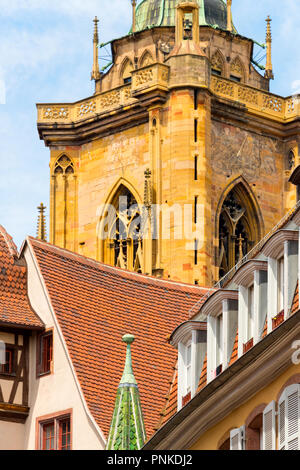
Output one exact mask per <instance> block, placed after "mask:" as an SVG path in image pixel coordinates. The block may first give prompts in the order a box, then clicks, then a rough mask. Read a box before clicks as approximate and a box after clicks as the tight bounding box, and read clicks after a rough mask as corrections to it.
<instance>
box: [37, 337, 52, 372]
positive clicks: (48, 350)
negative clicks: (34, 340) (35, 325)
mask: <svg viewBox="0 0 300 470" xmlns="http://www.w3.org/2000/svg"><path fill="white" fill-rule="evenodd" d="M52 349H53V336H52V334H47V335H45V336H42V337H41V342H40V364H41V370H40V373H42V374H44V373H47V372H51V362H52Z"/></svg>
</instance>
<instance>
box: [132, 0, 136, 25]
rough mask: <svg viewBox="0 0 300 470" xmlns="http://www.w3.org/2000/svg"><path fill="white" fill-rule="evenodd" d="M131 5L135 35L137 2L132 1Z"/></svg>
mask: <svg viewBox="0 0 300 470" xmlns="http://www.w3.org/2000/svg"><path fill="white" fill-rule="evenodd" d="M131 5H132V32H133V33H135V31H136V19H135V7H136V0H131Z"/></svg>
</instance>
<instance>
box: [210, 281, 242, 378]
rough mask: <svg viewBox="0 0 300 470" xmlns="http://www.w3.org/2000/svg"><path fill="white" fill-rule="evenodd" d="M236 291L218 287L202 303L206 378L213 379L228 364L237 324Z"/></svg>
mask: <svg viewBox="0 0 300 470" xmlns="http://www.w3.org/2000/svg"><path fill="white" fill-rule="evenodd" d="M237 299H238V292H237V291H236V290H226V289H220V290H218V291H216V292H215V293H214V294H212V295H211V296H210V297H209V298H208V300H207V301H206V302H205V304H203V306H202V309H201V313H202V315H207V379H208V381H211V380H213V379H214V378H215V377H217V376H218V375H220V374H221V373H222V372H223V371H224V370H225V369H226V368H227V367H228V365H229V363H230V360H231V357H232V353H233V349H234V343H235V340H236V335H237V326H238V303H237Z"/></svg>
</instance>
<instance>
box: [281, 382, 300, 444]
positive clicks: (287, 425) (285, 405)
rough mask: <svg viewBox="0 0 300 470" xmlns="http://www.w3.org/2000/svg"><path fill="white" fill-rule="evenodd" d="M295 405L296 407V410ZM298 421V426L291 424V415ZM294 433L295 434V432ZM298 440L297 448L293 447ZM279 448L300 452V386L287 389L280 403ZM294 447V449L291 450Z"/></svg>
mask: <svg viewBox="0 0 300 470" xmlns="http://www.w3.org/2000/svg"><path fill="white" fill-rule="evenodd" d="M292 400H294V401H292ZM293 405H296V406H295V407H294V409H293V408H292V406H293ZM292 412H293V413H294V418H295V417H296V419H297V425H295V424H294V425H292V422H289V418H290V416H291V413H292ZM293 431H294V432H293ZM296 439H297V448H295V447H294V445H295V444H294V445H293V446H291V443H293V442H294V443H295V441H296ZM278 446H279V450H283V449H284V450H300V385H299V384H293V385H290V386H289V387H287V388H286V389H285V390H284V391H283V393H282V395H281V396H280V398H279V401H278ZM290 447H292V448H290Z"/></svg>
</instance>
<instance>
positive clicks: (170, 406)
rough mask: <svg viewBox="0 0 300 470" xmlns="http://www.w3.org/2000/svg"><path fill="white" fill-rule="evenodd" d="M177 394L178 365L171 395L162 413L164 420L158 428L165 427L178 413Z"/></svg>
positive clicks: (167, 397)
mask: <svg viewBox="0 0 300 470" xmlns="http://www.w3.org/2000/svg"><path fill="white" fill-rule="evenodd" d="M177 392H178V369H177V363H176V367H175V372H174V374H173V379H172V381H171V386H170V390H169V393H168V394H167V395H166V404H165V408H164V410H163V412H162V419H161V422H160V423H159V426H158V428H160V427H161V426H163V425H164V424H165V423H166V422H167V421H168V420H169V419H170V418H172V416H173V415H174V414H175V413H177Z"/></svg>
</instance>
